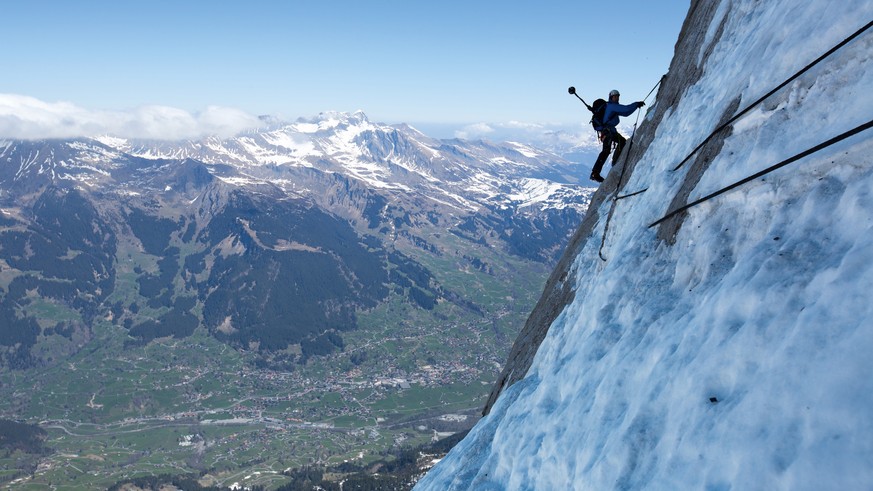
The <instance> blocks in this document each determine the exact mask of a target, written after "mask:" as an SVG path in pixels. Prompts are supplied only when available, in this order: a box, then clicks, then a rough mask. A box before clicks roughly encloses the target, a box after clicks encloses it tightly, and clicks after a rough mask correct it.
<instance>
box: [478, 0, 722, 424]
mask: <svg viewBox="0 0 873 491" xmlns="http://www.w3.org/2000/svg"><path fill="white" fill-rule="evenodd" d="M717 9H718V4H717V3H716V2H692V5H691V9H690V10H689V12H688V17H687V18H686V19H685V23H684V24H683V25H682V30H681V32H680V34H679V41H678V42H677V43H676V54H675V55H674V57H673V61H672V63H671V64H670V71H669V73H668V74H667V75H665V76H664V78H663V79H662V80H661V84H660V88H659V91H658V95H657V100H658V104H657V106H656V107H655V108H654V109H653V110H652V111H650V113H649V115H648V116H647V118H646V120H645V121H644V122H643V123H642V124H641V125H640V127H639V129H638V130H637V131H636V132H635V134H634V135H633V136H634V138H633V140H632V142H631V146H630V147H629V148H628V150H629V151H628V152H627V156H626V157H625V159H626V160H624V166H625V171H624V176H623V179H622V181H623V182H622V183H619V182H618V176H620V175H621V172H611V173H610V174H609V178H608V179H607V180H606V181H605V182H604V183H603V184H602V185H601V186H600V189H599V190H598V192H597V193H596V194H595V195H594V197H593V199H592V203H591V206H590V207H589V209H588V210H589V211H588V214H587V215H586V216H585V220H584V221H583V222H582V225H581V226H580V227H579V229H578V230H577V231H576V233H575V234H574V235H573V238H572V239H571V240H570V243H569V244H568V246H567V249H566V250H565V252H564V255H563V256H562V257H561V259H560V261H559V263H558V265H557V266H556V267H555V271H554V272H553V273H552V275H551V276H550V277H549V280H548V282H547V283H546V287H545V289H544V290H543V295H542V297H541V298H540V301H539V302H538V303H537V306H536V308H534V310H533V312H531V315H530V317H529V318H528V320H527V323H526V324H525V326H524V329H523V330H522V332H521V333H520V334H519V337H518V339H517V340H516V342H515V344H514V345H513V347H512V350H511V351H510V354H509V358H508V360H507V362H506V365H505V367H504V368H503V372H501V374H500V377H499V378H498V379H497V383H496V384H495V385H494V389H492V391H491V394H490V396H489V397H488V401H487V403H486V404H485V408H484V409H483V411H482V412H483V413H484V414H488V413H489V412H490V411H491V407H492V406H493V405H494V402H495V401H497V397H498V396H499V395H500V393H501V392H502V391H503V389H504V388H506V387H508V386H510V385H512V384H514V383H515V382H517V381H519V380H521V379H522V378H524V376H525V375H527V371H528V368H530V365H531V363H532V362H533V358H534V355H536V352H537V349H538V348H539V346H540V343H541V342H542V340H543V338H545V336H546V333H547V332H548V330H549V326H551V325H552V322H554V321H555V319H556V318H557V317H558V315H559V314H560V313H561V311H563V310H564V308H565V307H566V306H567V305H568V304H570V303H571V302H572V301H573V299H574V298H575V291H573V290H572V288H571V285H574V284H575V283H576V270H575V268H573V261H574V260H575V259H576V256H578V255H579V250H580V248H581V246H582V244H583V243H585V242H587V241H589V240H595V239H597V238H598V237H597V236H596V234H594V228H595V227H596V226H597V223H598V221H599V220H600V218H601V217H600V215H599V210H600V208H601V206H602V205H603V203H604V202H605V201H606V200H608V199H611V198H613V197H615V196H616V191H617V189H616V188H617V187H618V186H620V185H622V184H624V183H626V182H628V181H629V180H630V179H631V177H632V176H633V172H634V169H635V167H636V164H637V162H638V161H639V158H640V156H641V155H643V154H644V153H645V152H646V149H648V147H649V144H650V143H651V142H652V139H654V137H655V131H656V129H657V127H658V124H659V123H660V122H661V121H662V120H663V119H664V116H665V115H666V114H667V113H668V112H669V111H671V110H672V109H673V108H674V106H675V105H676V104H677V103H678V102H679V100H680V98H681V94H682V91H683V90H684V89H686V88H687V87H689V86H691V85H693V84H694V83H696V82H697V81H698V79H699V78H700V75H701V74H702V73H703V65H704V64H705V63H706V59H707V58H708V56H709V55H710V54H711V53H712V49H713V47H714V46H715V45H716V43H717V42H718V37H719V36H720V35H721V33H722V31H723V29H724V19H722V22H721V23H720V24H719V26H718V30H717V34H716V37H715V38H714V39H712V40H711V41H709V43H708V44H707V45H706V46H704V44H705V39H704V35H705V33H706V31H705V30H704V29H701V28H700V26H708V25H710V24H712V22H713V18H714V16H715V13H716V10H717ZM698 51H702V53H701V54H700V55H698V54H697V52H698ZM731 108H732V109H733V110H736V107H735V106H734V105H731ZM733 112H734V111H730V110H729V111H726V112H725V114H726V116H725V117H724V119H727V118H729V117H730V116H731V115H733ZM715 140H717V141H712V143H710V144H708V145H707V149H706V150H705V153H704V152H701V153H699V154H698V158H697V160H696V161H695V162H701V161H702V162H707V161H709V160H711V159H712V155H711V154H712V150H709V149H711V148H720V145H719V144H718V142H719V141H722V140H723V138H717V139H715ZM715 154H718V151H715ZM694 168H695V169H696V172H695V175H696V176H697V177H696V178H695V179H694V180H693V182H694V183H696V179H699V174H700V170H701V167H700V166H699V165H695V166H694ZM616 170H620V169H616ZM689 181H690V179H689ZM691 188H693V186H691ZM624 191H625V190H624V189H618V194H619V195H621V194H624ZM631 191H632V190H631ZM687 197H688V193H687V192H685V193H684V198H685V199H687ZM676 201H681V200H680V199H679V197H678V196H677V200H676ZM680 204H684V203H680ZM670 227H677V222H675V221H673V222H670ZM668 228H669V227H668V226H667V225H665V226H664V227H662V229H664V230H667V229H668ZM674 233H675V232H674Z"/></svg>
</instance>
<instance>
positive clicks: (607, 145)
mask: <svg viewBox="0 0 873 491" xmlns="http://www.w3.org/2000/svg"><path fill="white" fill-rule="evenodd" d="M603 135H604V137H603V150H601V151H600V155H598V156H597V160H596V161H595V162H594V168H593V169H591V174H592V175H597V176H599V175H600V171H601V170H603V164H605V163H606V158H607V157H609V151H610V150H612V143H613V142H615V152H614V153H613V154H612V165H615V163H616V162H618V157H619V156H620V155H621V151H622V149H623V148H624V144H625V143H627V139H625V137H623V136H621V134H620V133H619V132H618V131H616V130H614V129H611V130H604V132H603Z"/></svg>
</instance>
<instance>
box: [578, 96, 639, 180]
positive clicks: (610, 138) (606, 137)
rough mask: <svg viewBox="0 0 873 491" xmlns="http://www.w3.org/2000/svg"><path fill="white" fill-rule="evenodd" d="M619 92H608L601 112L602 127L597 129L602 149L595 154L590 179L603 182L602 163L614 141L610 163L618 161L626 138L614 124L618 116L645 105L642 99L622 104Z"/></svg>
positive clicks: (629, 113) (625, 114)
mask: <svg viewBox="0 0 873 491" xmlns="http://www.w3.org/2000/svg"><path fill="white" fill-rule="evenodd" d="M620 96H621V94H619V93H618V91H617V90H611V91H610V92H609V102H607V103H606V109H605V111H604V113H603V124H602V125H601V126H602V129H601V130H599V131H598V135H599V136H600V139H601V141H603V150H601V151H600V155H598V156H597V160H596V161H595V162H594V168H593V169H591V180H592V181H596V182H603V177H602V176H601V175H600V171H601V170H602V169H603V164H604V163H606V158H607V157H609V152H610V150H612V144H613V143H615V152H614V153H613V154H612V165H615V163H616V162H617V161H618V157H619V155H621V150H622V149H623V148H624V144H625V143H626V142H627V139H625V137H623V136H622V135H621V134H620V133H619V132H618V130H617V129H616V128H615V126H616V125H617V124H618V117H619V116H630V115H631V114H633V112H634V111H636V110H637V109H638V108H640V107H643V106H645V105H646V103H645V102H643V101H638V102H634V103H633V104H628V105H623V104H619V103H618V98H619V97H620Z"/></svg>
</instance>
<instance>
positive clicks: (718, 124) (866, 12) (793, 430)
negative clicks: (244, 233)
mask: <svg viewBox="0 0 873 491" xmlns="http://www.w3.org/2000/svg"><path fill="white" fill-rule="evenodd" d="M871 19H873V4H871V3H870V2H869V1H866V0H850V1H846V2H841V3H840V4H839V7H838V8H835V5H834V4H833V2H827V1H811V2H804V3H803V4H802V5H799V4H798V3H797V2H792V1H787V0H778V1H777V0H774V1H769V2H759V1H756V0H730V1H728V0H721V1H697V0H694V1H692V2H691V6H690V9H689V13H688V17H687V19H686V21H685V24H684V26H683V29H682V32H681V34H680V38H679V41H678V42H677V44H676V52H675V54H674V58H673V61H672V64H671V66H670V71H669V73H668V74H667V75H666V76H665V78H664V79H663V80H662V83H661V86H660V89H659V92H658V94H657V99H656V102H655V103H654V104H652V107H651V108H650V109H649V112H648V114H647V117H646V121H645V123H644V124H643V125H642V126H641V127H640V129H639V131H638V135H637V136H638V140H637V141H636V143H635V147H634V151H633V152H632V153H631V155H630V156H629V161H628V162H627V164H626V165H625V168H623V169H620V168H615V169H613V170H612V172H610V174H609V176H608V178H607V180H606V182H605V183H604V184H603V185H602V187H601V188H600V189H599V190H598V192H597V194H596V195H595V197H594V199H593V201H592V204H591V206H590V207H589V209H588V212H587V215H586V217H585V219H584V221H583V223H582V226H581V227H580V228H579V230H578V231H577V233H576V235H575V236H574V237H573V239H572V240H571V242H570V246H569V247H568V249H567V250H566V252H565V254H564V256H563V258H562V259H561V261H560V263H559V265H558V267H557V269H556V270H555V271H554V273H553V274H552V277H551V278H550V280H549V282H548V284H547V286H546V289H545V291H544V292H543V296H542V298H541V300H540V302H539V304H538V305H537V308H536V309H535V310H534V311H533V312H532V314H531V316H530V318H529V320H528V323H527V325H526V326H525V329H524V330H523V331H522V333H521V335H520V336H519V338H518V340H517V341H516V344H515V346H514V347H513V350H512V353H511V354H510V357H509V361H508V362H507V365H506V367H505V368H504V371H503V373H502V375H501V376H500V378H499V380H498V382H497V384H496V386H495V389H494V392H493V393H492V398H491V400H490V401H489V403H488V405H487V407H486V412H488V415H487V416H486V417H485V418H484V419H483V420H481V421H480V422H479V423H478V424H477V426H476V427H475V428H474V429H473V430H472V431H471V432H470V434H469V435H468V436H467V437H466V438H465V439H464V440H463V441H461V442H460V443H459V444H458V445H457V446H456V447H455V448H454V449H453V450H452V451H451V452H450V453H449V454H448V456H447V457H446V458H445V459H444V460H442V461H441V462H440V463H439V464H437V465H436V466H435V467H434V468H433V469H432V470H431V471H430V472H429V473H428V474H427V475H426V476H425V477H424V478H423V479H422V480H421V481H420V482H419V483H418V485H417V487H416V489H417V490H440V491H445V490H461V489H463V490H498V489H513V490H554V489H561V490H568V489H579V490H582V489H585V490H588V489H598V490H603V489H621V490H630V489H652V490H676V489H707V490H728V489H743V490H746V489H755V490H757V489H760V490H765V489H766V490H773V489H786V490H787V489H791V490H807V489H808V490H824V489H833V490H837V489H840V490H842V489H873V466H871V465H870V463H871V462H873V446H871V444H870V442H871V441H873V363H871V361H870V353H871V352H873V322H871V319H873V309H871V302H870V291H871V289H873V199H871V197H873V166H871V162H873V158H871V155H873V130H871V125H873V122H871V121H870V118H871V115H873V95H871V94H873V64H871V53H873V23H871V22H870V20H871ZM816 61H817V62H816ZM814 62H816V63H814ZM719 128H721V129H719ZM683 162H684V163H683ZM680 164H681V165H680ZM613 198H616V199H613ZM618 198H621V199H618ZM686 207H688V208H686ZM674 211H675V212H676V213H675V214H671V212H674ZM662 218H665V219H664V220H663V221H662V220H661V219H662Z"/></svg>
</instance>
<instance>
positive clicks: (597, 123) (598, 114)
mask: <svg viewBox="0 0 873 491" xmlns="http://www.w3.org/2000/svg"><path fill="white" fill-rule="evenodd" d="M591 113H592V114H591V126H594V131H596V132H598V133H600V132H601V131H603V130H605V129H606V126H605V125H604V124H603V116H604V115H605V113H606V101H604V100H603V99H597V100H596V101H594V104H593V105H592V106H591Z"/></svg>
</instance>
